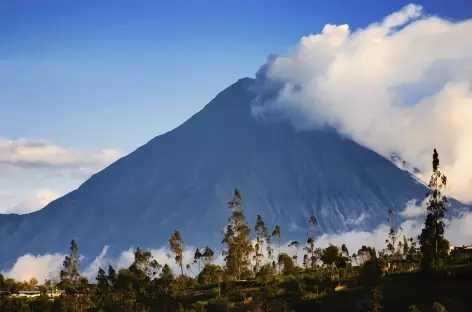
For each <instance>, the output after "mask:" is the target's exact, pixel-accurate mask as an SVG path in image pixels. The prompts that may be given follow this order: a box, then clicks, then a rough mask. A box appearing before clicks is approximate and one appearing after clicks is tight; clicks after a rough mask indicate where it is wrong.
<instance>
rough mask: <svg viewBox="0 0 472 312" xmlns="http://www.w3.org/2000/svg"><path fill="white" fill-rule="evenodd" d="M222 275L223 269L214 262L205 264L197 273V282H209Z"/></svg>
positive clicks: (218, 278) (217, 279)
mask: <svg viewBox="0 0 472 312" xmlns="http://www.w3.org/2000/svg"><path fill="white" fill-rule="evenodd" d="M222 276H223V270H222V269H221V267H220V266H218V265H215V264H207V265H205V267H204V268H203V270H202V271H201V272H200V274H198V282H199V283H200V284H211V283H214V282H216V281H219V280H220V279H221V277H222Z"/></svg>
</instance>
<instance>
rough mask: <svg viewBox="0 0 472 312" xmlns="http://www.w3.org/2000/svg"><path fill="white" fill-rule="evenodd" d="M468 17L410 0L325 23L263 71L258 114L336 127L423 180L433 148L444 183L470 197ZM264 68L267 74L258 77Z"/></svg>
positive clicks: (471, 51)
mask: <svg viewBox="0 0 472 312" xmlns="http://www.w3.org/2000/svg"><path fill="white" fill-rule="evenodd" d="M471 33H472V20H466V21H462V22H450V21H447V20H444V19H441V18H439V17H434V16H424V15H421V7H420V6H416V5H409V6H407V7H405V8H404V9H403V10H401V11H400V12H395V13H393V14H391V15H389V16H387V17H386V18H385V19H383V21H381V22H378V23H373V24H371V25H369V26H368V27H367V28H365V29H359V30H356V31H354V32H352V31H350V29H349V26H348V25H339V26H336V25H326V26H325V27H324V28H323V30H322V32H321V33H319V34H313V35H309V36H306V37H303V38H302V39H301V41H300V43H299V44H298V46H297V48H296V49H295V50H294V51H293V52H291V53H290V54H288V55H287V56H280V57H271V58H270V59H269V60H268V63H267V64H266V65H265V66H263V67H262V68H261V70H260V72H259V73H258V75H257V77H258V80H259V82H260V83H261V89H260V91H261V95H264V93H265V92H269V91H270V90H274V88H278V87H280V86H283V88H282V89H281V90H280V92H279V94H278V97H277V98H276V99H275V100H273V99H272V100H270V101H269V100H267V98H268V97H267V96H261V97H260V100H259V101H258V102H256V103H255V104H254V108H253V111H254V113H255V114H256V115H262V116H264V117H266V118H268V117H269V116H274V115H279V116H280V115H281V116H284V117H286V118H288V119H289V120H290V121H291V122H292V123H293V124H294V125H295V126H296V127H298V128H300V129H306V128H313V127H320V126H324V125H326V124H328V125H332V126H335V127H336V128H337V129H338V130H339V131H340V132H341V133H344V134H346V135H347V136H350V137H352V138H353V139H354V140H356V141H357V142H359V143H360V144H362V145H365V146H367V147H369V148H371V149H373V150H375V151H377V152H378V153H380V154H382V155H384V156H386V157H388V158H389V157H390V155H391V153H394V152H395V153H396V154H398V155H399V156H400V157H401V158H402V159H404V160H405V161H407V162H408V163H410V164H411V165H412V166H414V167H417V168H418V169H419V170H420V171H421V172H423V173H424V174H423V175H419V176H420V177H421V178H422V179H423V180H424V181H426V180H427V178H428V176H429V172H430V171H431V157H432V150H433V148H437V149H438V152H439V155H440V160H441V167H442V169H443V171H444V172H445V174H446V175H447V176H448V178H449V182H448V183H449V184H448V190H449V191H450V192H451V194H452V195H454V196H455V197H457V198H459V199H461V200H463V201H472V192H470V189H471V188H472V162H471V161H470V159H472V140H471V139H470V138H471V137H472V123H471V122H470V120H471V119H472V88H471V86H472V40H470V34H471ZM261 77H262V79H261Z"/></svg>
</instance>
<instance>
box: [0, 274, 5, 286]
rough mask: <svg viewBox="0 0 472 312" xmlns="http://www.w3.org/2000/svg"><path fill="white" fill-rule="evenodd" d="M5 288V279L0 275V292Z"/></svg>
mask: <svg viewBox="0 0 472 312" xmlns="http://www.w3.org/2000/svg"><path fill="white" fill-rule="evenodd" d="M5 286H6V284H5V277H3V275H2V273H0V290H4V289H5Z"/></svg>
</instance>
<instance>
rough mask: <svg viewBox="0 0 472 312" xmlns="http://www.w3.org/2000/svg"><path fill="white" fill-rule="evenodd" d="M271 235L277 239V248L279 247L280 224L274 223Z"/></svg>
mask: <svg viewBox="0 0 472 312" xmlns="http://www.w3.org/2000/svg"><path fill="white" fill-rule="evenodd" d="M272 237H275V238H276V239H277V248H279V249H280V240H281V239H282V232H281V230H280V225H278V224H276V225H275V227H274V230H273V231H272Z"/></svg>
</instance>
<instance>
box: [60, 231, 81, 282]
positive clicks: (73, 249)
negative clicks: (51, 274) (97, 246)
mask: <svg viewBox="0 0 472 312" xmlns="http://www.w3.org/2000/svg"><path fill="white" fill-rule="evenodd" d="M62 265H63V269H62V270H61V272H60V274H59V276H60V279H61V282H60V284H61V287H63V288H64V289H69V290H72V289H77V288H78V286H79V280H80V273H79V247H78V246H77V243H76V242H75V240H72V241H71V243H70V252H69V255H68V256H66V257H65V259H64V261H63V263H62Z"/></svg>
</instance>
